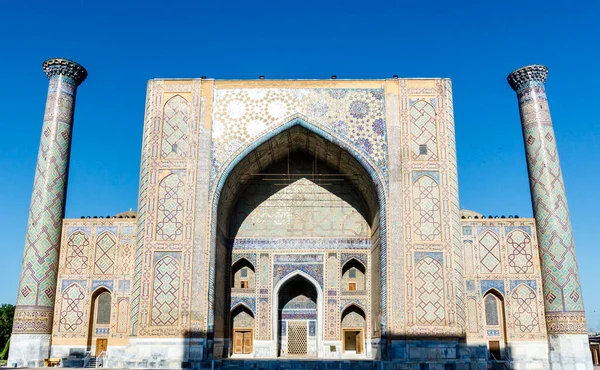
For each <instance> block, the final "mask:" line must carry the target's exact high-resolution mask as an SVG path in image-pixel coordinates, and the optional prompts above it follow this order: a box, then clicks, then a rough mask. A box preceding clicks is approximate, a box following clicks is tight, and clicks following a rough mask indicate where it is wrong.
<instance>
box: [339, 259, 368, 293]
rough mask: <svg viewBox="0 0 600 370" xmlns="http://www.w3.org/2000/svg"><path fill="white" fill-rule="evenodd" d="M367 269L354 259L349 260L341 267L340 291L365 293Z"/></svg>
mask: <svg viewBox="0 0 600 370" xmlns="http://www.w3.org/2000/svg"><path fill="white" fill-rule="evenodd" d="M366 274H367V268H366V266H365V265H363V264H362V262H360V261H359V260H357V259H356V258H351V259H349V260H348V261H347V262H346V263H344V265H343V266H342V278H341V282H342V287H341V288H342V291H344V292H353V291H365V290H366V289H367V284H366V283H367V280H366Z"/></svg>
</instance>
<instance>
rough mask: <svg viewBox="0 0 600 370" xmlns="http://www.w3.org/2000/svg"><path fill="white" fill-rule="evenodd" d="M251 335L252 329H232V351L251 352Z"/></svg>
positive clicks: (238, 352) (239, 352)
mask: <svg viewBox="0 0 600 370" xmlns="http://www.w3.org/2000/svg"><path fill="white" fill-rule="evenodd" d="M252 347H253V335H252V330H234V331H233V353H237V354H249V353H252V349H253V348H252Z"/></svg>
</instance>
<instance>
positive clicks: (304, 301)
mask: <svg viewBox="0 0 600 370" xmlns="http://www.w3.org/2000/svg"><path fill="white" fill-rule="evenodd" d="M316 304H317V289H316V288H315V286H314V285H313V284H312V283H311V282H310V281H308V280H307V279H306V278H304V277H302V276H294V277H293V278H291V279H289V280H288V281H286V282H285V284H284V285H282V286H281V288H280V289H279V314H280V315H281V311H282V310H283V309H284V308H286V309H293V308H307V307H309V306H310V307H314V306H316Z"/></svg>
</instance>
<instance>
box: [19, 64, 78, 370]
mask: <svg viewBox="0 0 600 370" xmlns="http://www.w3.org/2000/svg"><path fill="white" fill-rule="evenodd" d="M43 69H44V72H45V73H46V76H48V79H49V81H50V82H49V86H48V95H47V98H46V110H45V113H44V123H43V125H42V136H41V139H40V148H39V152H38V158H37V164H36V171H35V178H34V184H33V193H32V196H31V207H30V209H29V221H28V222H27V235H26V238H25V251H24V253H23V264H22V267H21V278H20V282H19V291H18V294H17V305H16V310H15V319H14V324H13V334H12V337H11V345H10V355H9V360H8V364H9V365H10V366H15V365H16V366H19V367H21V366H42V362H43V360H44V359H45V358H48V356H49V354H50V337H51V332H52V317H53V313H54V298H55V294H56V274H57V268H58V253H59V245H60V234H61V228H62V221H63V217H64V213H65V199H66V194H67V177H68V169H69V156H70V153H71V132H72V127H73V112H74V109H75V95H76V92H77V86H79V85H80V84H81V83H82V82H83V81H84V80H85V78H86V77H87V71H86V70H85V68H83V67H82V66H81V65H79V64H78V63H76V62H74V61H72V60H69V59H62V58H52V59H48V60H46V61H45V62H44V64H43Z"/></svg>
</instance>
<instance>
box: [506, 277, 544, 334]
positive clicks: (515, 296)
mask: <svg viewBox="0 0 600 370" xmlns="http://www.w3.org/2000/svg"><path fill="white" fill-rule="evenodd" d="M511 310H512V316H513V317H512V319H513V321H514V328H515V331H516V332H519V333H534V332H538V331H539V330H540V328H539V320H538V311H537V296H536V294H535V292H534V291H533V290H532V289H531V288H530V287H528V286H527V285H525V284H519V285H518V286H517V287H516V288H515V289H514V290H513V291H512V293H511Z"/></svg>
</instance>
